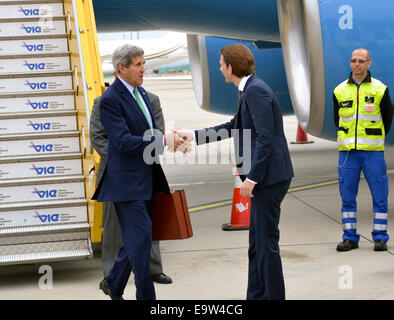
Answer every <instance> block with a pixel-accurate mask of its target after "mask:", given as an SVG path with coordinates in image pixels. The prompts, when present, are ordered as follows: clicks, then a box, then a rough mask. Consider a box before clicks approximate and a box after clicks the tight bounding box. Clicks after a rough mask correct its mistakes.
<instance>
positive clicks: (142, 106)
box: [133, 87, 152, 129]
mask: <svg viewBox="0 0 394 320" xmlns="http://www.w3.org/2000/svg"><path fill="white" fill-rule="evenodd" d="M133 92H134V97H135V100H136V101H137V103H138V105H139V107H140V109H141V111H142V113H143V114H144V116H145V118H146V121H147V122H148V124H149V127H150V128H151V129H152V124H151V123H150V119H149V116H148V114H147V110H146V108H145V106H144V104H143V103H142V101H141V97H140V93H139V92H138V89H137V87H134V91H133Z"/></svg>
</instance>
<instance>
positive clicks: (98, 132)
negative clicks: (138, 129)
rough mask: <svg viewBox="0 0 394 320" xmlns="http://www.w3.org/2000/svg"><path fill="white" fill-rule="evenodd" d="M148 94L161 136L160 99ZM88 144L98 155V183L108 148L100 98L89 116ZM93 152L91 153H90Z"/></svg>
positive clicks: (95, 101)
mask: <svg viewBox="0 0 394 320" xmlns="http://www.w3.org/2000/svg"><path fill="white" fill-rule="evenodd" d="M146 93H147V94H148V98H149V101H150V103H151V105H152V107H153V113H154V115H153V118H154V119H155V122H156V126H157V129H159V130H160V131H161V132H162V133H163V134H164V133H165V123H164V116H163V111H162V109H161V105H160V99H159V97H158V96H157V95H155V94H153V93H151V92H149V91H146ZM89 136H90V142H91V146H92V147H93V148H94V149H96V151H97V153H98V154H99V155H100V165H99V168H98V171H97V181H100V180H101V178H102V176H103V173H104V169H105V165H106V162H107V146H108V135H107V132H106V131H105V129H104V127H103V125H102V123H101V119H100V97H98V98H96V99H95V100H94V104H93V108H92V113H91V115H90V132H89ZM92 152H93V151H92Z"/></svg>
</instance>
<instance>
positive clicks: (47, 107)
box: [0, 95, 75, 115]
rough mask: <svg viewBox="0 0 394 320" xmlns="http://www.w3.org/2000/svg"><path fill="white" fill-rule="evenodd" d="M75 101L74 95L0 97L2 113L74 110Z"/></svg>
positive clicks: (0, 111)
mask: <svg viewBox="0 0 394 320" xmlns="http://www.w3.org/2000/svg"><path fill="white" fill-rule="evenodd" d="M73 109H75V102H74V96H73V95H63V96H48V97H47V96H38V97H34V96H31V97H25V98H5V99H4V98H3V99H1V98H0V114H1V113H12V112H15V113H17V112H37V114H38V115H39V114H40V113H42V112H46V111H57V110H73Z"/></svg>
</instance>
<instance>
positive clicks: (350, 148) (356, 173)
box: [333, 48, 393, 251]
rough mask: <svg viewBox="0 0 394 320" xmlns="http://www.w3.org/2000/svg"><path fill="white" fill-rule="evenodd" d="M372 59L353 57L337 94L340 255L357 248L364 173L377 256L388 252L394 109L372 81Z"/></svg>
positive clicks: (356, 53)
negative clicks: (389, 139) (388, 140)
mask: <svg viewBox="0 0 394 320" xmlns="http://www.w3.org/2000/svg"><path fill="white" fill-rule="evenodd" d="M371 64H372V62H371V57H370V54H369V52H368V51H367V50H366V49H363V48H360V49H356V50H354V51H353V53H352V56H351V59H350V67H351V69H352V71H351V73H350V75H349V78H348V79H347V80H345V81H344V82H342V83H341V84H339V85H338V86H337V87H336V88H335V90H334V96H333V100H334V121H335V125H336V127H337V133H338V140H337V141H338V150H339V159H338V176H339V178H338V179H339V192H340V195H341V198H342V209H341V211H342V226H343V237H342V238H343V241H342V242H340V243H339V244H338V245H337V251H349V250H351V249H356V248H358V242H359V239H360V235H359V234H358V233H357V217H356V212H357V202H356V197H357V192H358V185H359V182H360V173H361V171H362V172H363V174H364V177H365V179H366V180H367V183H368V186H369V190H370V192H371V195H372V205H373V212H374V220H373V221H374V222H373V230H372V239H373V241H374V250H375V251H385V250H387V244H386V243H387V241H388V240H389V235H388V234H387V221H388V220H387V214H388V194H389V185H388V177H387V169H386V162H385V159H384V138H385V135H386V134H387V133H388V132H389V130H390V127H391V121H392V118H393V109H392V104H391V100H390V95H389V90H388V88H387V87H386V85H384V84H383V83H382V82H381V81H379V80H377V79H374V78H372V76H371V73H370V71H369V70H368V69H369V68H370V67H371Z"/></svg>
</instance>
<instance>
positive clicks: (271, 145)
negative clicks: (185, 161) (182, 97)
mask: <svg viewBox="0 0 394 320" xmlns="http://www.w3.org/2000/svg"><path fill="white" fill-rule="evenodd" d="M233 129H239V139H238V137H237V136H235V137H234V143H235V150H236V158H237V159H236V160H237V167H238V171H239V174H240V177H241V179H242V180H244V179H245V178H248V179H250V180H252V181H255V182H257V183H259V184H260V185H261V186H263V187H265V186H269V185H272V184H276V183H279V182H282V181H285V180H289V179H290V178H292V177H293V176H294V172H293V167H292V164H291V159H290V153H289V149H288V146H287V141H286V137H285V135H284V131H283V119H282V113H281V111H280V106H279V101H278V98H277V97H276V95H275V94H274V92H273V91H272V90H271V88H270V87H269V86H268V85H267V84H266V83H265V82H264V81H263V80H261V79H260V78H259V77H258V76H256V75H252V76H251V77H250V78H249V79H248V81H247V82H246V85H245V87H244V91H243V94H242V97H241V99H240V105H239V108H238V112H237V114H236V115H235V116H234V118H233V119H231V121H229V122H227V123H224V124H221V125H218V126H215V127H212V128H206V129H203V130H196V131H195V135H196V141H197V144H201V143H207V142H211V141H213V140H215V138H216V140H220V137H219V139H217V135H216V137H215V136H214V135H213V134H212V133H215V132H216V133H217V132H218V131H219V130H225V131H226V132H227V133H228V136H229V137H231V136H233V133H234V132H233V131H232V130H233ZM245 129H249V130H250V138H251V139H250V141H245V142H246V143H248V145H244V143H245V142H244V139H243V138H244V135H245V132H244V131H243V130H245ZM208 130H210V131H208ZM201 138H202V139H201ZM238 143H239V146H238V145H237V144H238ZM249 143H250V145H249ZM247 147H248V148H250V151H251V152H250V154H249V155H248V152H246V148H247ZM242 158H244V159H243V160H242ZM247 162H250V166H249V165H247ZM245 169H246V170H245Z"/></svg>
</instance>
